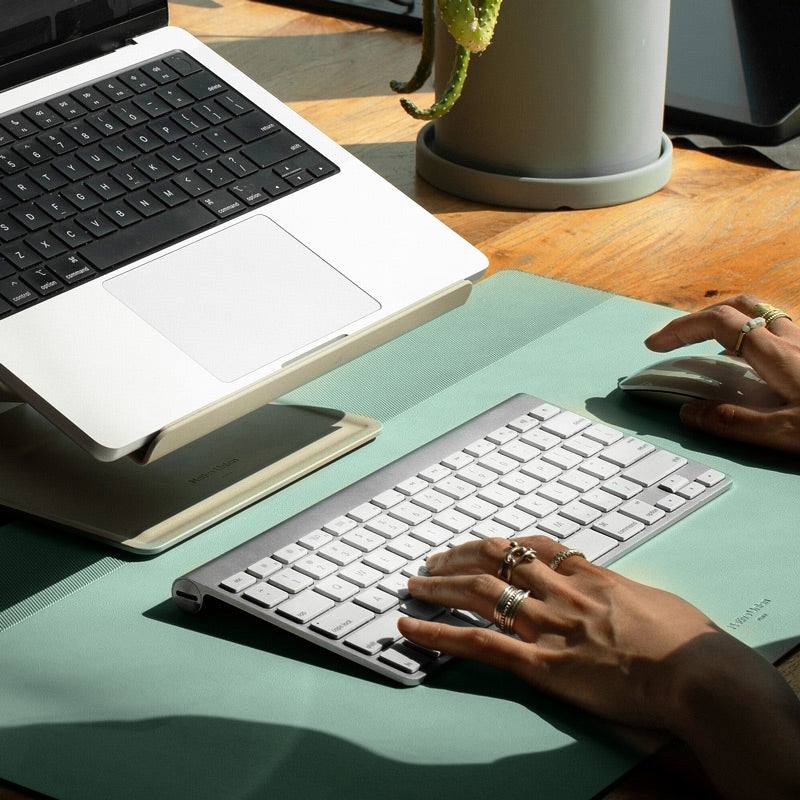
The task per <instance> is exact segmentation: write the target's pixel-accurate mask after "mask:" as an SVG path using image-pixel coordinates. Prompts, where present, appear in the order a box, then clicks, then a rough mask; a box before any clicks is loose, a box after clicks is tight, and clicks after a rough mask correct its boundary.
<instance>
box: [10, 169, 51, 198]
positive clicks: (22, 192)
mask: <svg viewBox="0 0 800 800" xmlns="http://www.w3.org/2000/svg"><path fill="white" fill-rule="evenodd" d="M2 186H3V188H4V189H8V191H10V192H13V193H14V194H15V195H16V197H17V199H18V200H34V199H35V198H37V197H38V196H39V195H40V194H41V193H42V190H41V189H40V188H39V185H38V184H37V183H35V182H34V181H33V180H31V178H29V177H28V176H27V175H17V176H15V177H13V178H6V179H5V180H3V181H2Z"/></svg>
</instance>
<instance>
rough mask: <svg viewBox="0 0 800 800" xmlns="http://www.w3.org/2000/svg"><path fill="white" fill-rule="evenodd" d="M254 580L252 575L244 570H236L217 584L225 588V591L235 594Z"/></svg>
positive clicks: (250, 584)
mask: <svg viewBox="0 0 800 800" xmlns="http://www.w3.org/2000/svg"><path fill="white" fill-rule="evenodd" d="M255 582H256V579H255V578H254V577H253V576H252V575H248V574H247V573H246V572H237V573H236V574H235V575H231V576H230V577H229V578H225V580H224V581H220V584H219V585H220V586H221V587H222V588H223V589H225V591H227V592H233V593H234V594H235V593H236V592H241V591H242V590H243V589H247V588H248V587H250V586H252V585H253V584H254V583H255Z"/></svg>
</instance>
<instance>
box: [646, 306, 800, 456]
mask: <svg viewBox="0 0 800 800" xmlns="http://www.w3.org/2000/svg"><path fill="white" fill-rule="evenodd" d="M759 302H761V301H759V300H758V299H757V298H755V297H752V296H751V295H739V296H738V297H733V298H731V299H729V300H724V301H722V302H721V303H717V304H715V305H713V306H709V307H708V308H705V309H703V310H702V311H698V312H696V313H694V314H687V315H686V316H684V317H679V318H678V319H676V320H673V321H672V322H670V323H669V324H668V325H666V326H665V327H664V328H662V329H661V330H660V331H657V332H656V333H654V334H653V335H652V336H650V337H649V338H648V339H647V340H646V342H645V344H646V345H647V346H648V347H649V348H650V349H651V350H655V351H656V352H658V353H664V352H668V351H671V350H675V349H676V348H678V347H681V346H683V345H687V344H695V343H697V342H705V341H708V340H711V339H716V340H717V341H718V342H719V343H720V344H721V345H722V346H723V347H725V348H726V350H730V351H733V350H734V348H735V347H736V342H737V339H738V336H739V331H740V330H741V327H742V325H743V324H744V323H745V322H747V321H748V319H750V318H751V317H754V316H759V309H756V308H755V306H756V305H757V304H758V303H759ZM741 354H742V356H743V357H744V358H745V359H747V361H748V362H749V363H750V364H751V365H752V366H753V368H754V369H755V371H756V372H757V373H758V374H759V375H760V376H761V378H763V379H764V380H765V381H766V382H767V383H768V384H769V386H770V388H771V389H773V390H774V391H775V392H777V393H778V394H779V395H781V397H783V398H784V399H785V400H786V405H785V406H783V407H781V408H779V409H777V410H773V411H759V410H756V409H752V408H746V407H744V406H738V405H732V404H729V403H722V404H715V403H708V402H704V401H695V402H692V403H687V404H686V405H684V406H683V407H682V408H681V420H682V421H683V422H684V423H685V424H686V425H689V426H690V427H692V428H698V429H700V430H704V431H706V432H708V433H712V434H715V435H716V436H722V437H725V438H726V439H737V440H739V441H742V442H749V443H750V444H757V445H764V446H766V447H772V448H775V449H776V450H786V451H788V452H791V453H800V327H798V326H797V325H795V324H794V323H793V322H792V321H791V320H790V319H787V318H786V317H780V318H777V319H775V320H774V321H771V322H769V323H768V327H766V326H765V327H761V328H757V329H755V330H753V331H751V332H750V333H749V334H748V335H747V336H746V337H745V339H744V341H743V343H742V348H741Z"/></svg>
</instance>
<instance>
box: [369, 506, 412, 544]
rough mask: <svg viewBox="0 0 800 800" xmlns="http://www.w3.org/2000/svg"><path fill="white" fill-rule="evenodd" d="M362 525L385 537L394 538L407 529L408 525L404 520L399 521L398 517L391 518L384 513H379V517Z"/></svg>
mask: <svg viewBox="0 0 800 800" xmlns="http://www.w3.org/2000/svg"><path fill="white" fill-rule="evenodd" d="M395 508H396V506H395ZM364 527H365V528H366V529H367V530H370V531H373V532H374V533H379V534H380V535H381V536H383V537H384V538H386V539H394V537H395V536H399V535H400V534H401V533H405V532H406V531H407V530H408V525H406V523H405V522H400V520H399V519H392V518H391V517H388V516H386V514H381V515H380V516H379V517H375V519H371V520H370V521H369V522H368V523H367V524H366V525H365V526H364Z"/></svg>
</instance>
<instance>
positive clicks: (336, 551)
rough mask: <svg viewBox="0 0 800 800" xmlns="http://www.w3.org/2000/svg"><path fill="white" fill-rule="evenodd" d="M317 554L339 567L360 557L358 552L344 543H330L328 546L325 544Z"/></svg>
mask: <svg viewBox="0 0 800 800" xmlns="http://www.w3.org/2000/svg"><path fill="white" fill-rule="evenodd" d="M318 553H319V554H320V555H321V556H322V557H323V558H327V559H328V561H333V563H334V564H338V565H339V566H340V567H343V566H345V565H346V564H350V563H352V562H353V561H355V560H356V559H357V558H358V557H359V556H360V555H361V551H360V550H356V548H355V547H351V546H350V545H349V544H345V543H344V542H331V543H330V544H326V545H325V547H323V548H322V549H320V550H319V551H318Z"/></svg>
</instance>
